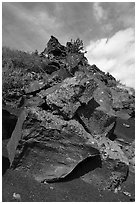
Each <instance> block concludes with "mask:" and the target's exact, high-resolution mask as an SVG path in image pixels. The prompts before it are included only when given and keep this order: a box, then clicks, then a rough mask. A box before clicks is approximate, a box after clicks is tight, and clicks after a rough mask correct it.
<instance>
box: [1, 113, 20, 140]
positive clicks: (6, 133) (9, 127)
mask: <svg viewBox="0 0 137 204" xmlns="http://www.w3.org/2000/svg"><path fill="white" fill-rule="evenodd" d="M16 122H17V116H15V115H13V114H10V113H9V112H8V111H7V110H4V109H3V110H2V139H8V138H10V137H11V134H12V132H13V130H14V128H15V126H16Z"/></svg>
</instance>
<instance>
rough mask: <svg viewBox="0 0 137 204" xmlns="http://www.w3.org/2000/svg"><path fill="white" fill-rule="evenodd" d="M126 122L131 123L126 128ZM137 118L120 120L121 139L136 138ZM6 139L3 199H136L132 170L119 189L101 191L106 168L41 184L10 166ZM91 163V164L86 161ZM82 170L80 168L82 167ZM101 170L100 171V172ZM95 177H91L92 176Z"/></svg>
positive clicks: (129, 140)
mask: <svg viewBox="0 0 137 204" xmlns="http://www.w3.org/2000/svg"><path fill="white" fill-rule="evenodd" d="M123 123H126V124H129V125H130V127H128V128H127V127H125V126H124V125H123ZM134 127H135V121H134V119H129V120H128V121H123V120H118V121H117V126H116V130H115V134H116V135H117V137H118V138H121V139H124V140H125V141H127V142H132V141H133V140H134V137H135V128H134ZM7 142H8V140H6V139H5V140H3V180H2V201H3V202H16V201H18V202H120V201H121V202H131V201H135V175H134V172H129V176H128V179H127V180H126V182H124V183H123V184H122V188H121V190H120V191H118V192H115V193H114V192H111V191H108V190H102V188H100V182H101V178H105V169H104V170H103V169H95V170H93V171H92V172H88V173H86V174H85V175H84V174H83V176H81V177H79V178H77V177H75V176H74V177H73V179H72V180H69V181H66V182H60V183H52V184H41V183H38V182H37V181H35V180H34V179H33V178H31V177H29V176H28V175H26V174H25V173H23V172H21V171H17V170H14V171H13V170H10V169H8V166H9V161H8V158H7V156H8V155H7V151H6V144H7ZM87 165H88V164H87ZM79 171H81V170H79ZM100 172H101V173H100ZM89 178H92V179H89Z"/></svg>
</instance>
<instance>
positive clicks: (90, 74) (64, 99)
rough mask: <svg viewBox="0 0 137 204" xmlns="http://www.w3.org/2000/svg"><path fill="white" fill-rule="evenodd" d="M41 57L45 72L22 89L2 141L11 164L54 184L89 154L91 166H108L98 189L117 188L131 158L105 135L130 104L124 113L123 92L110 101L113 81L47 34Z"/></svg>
mask: <svg viewBox="0 0 137 204" xmlns="http://www.w3.org/2000/svg"><path fill="white" fill-rule="evenodd" d="M70 45H72V43H71V44H70ZM69 48H70V46H69ZM41 57H42V58H43V60H46V61H48V65H47V67H46V70H47V74H50V76H49V77H47V75H46V77H45V80H44V79H43V80H41V79H40V80H35V81H32V82H31V83H30V86H27V87H25V92H24V94H23V95H22V98H21V99H22V101H21V99H20V104H19V107H22V112H21V114H20V116H19V117H18V121H17V123H16V127H15V129H14V131H13V133H12V136H11V139H10V140H9V142H8V144H7V150H8V155H9V160H10V165H11V168H13V169H16V170H22V171H24V172H26V173H27V174H28V175H30V176H32V177H34V178H35V180H37V181H39V182H42V183H44V182H48V183H49V182H58V181H63V180H65V179H67V178H68V177H69V176H70V175H71V174H73V171H74V170H75V168H77V166H78V165H79V164H80V163H82V162H83V161H85V160H86V159H88V158H94V159H93V161H94V162H95V163H96V165H95V168H101V166H102V165H104V164H105V165H108V172H109V174H108V178H107V181H106V182H105V184H104V185H105V186H104V189H107V190H108V189H109V190H115V189H117V188H118V187H119V186H120V185H121V184H122V183H123V182H124V181H125V180H126V179H127V177H128V173H129V165H130V164H131V163H133V161H134V159H133V158H134V154H133V152H132V153H131V154H130V155H128V154H127V153H126V149H123V148H122V146H121V145H120V143H119V142H117V141H115V140H113V139H112V137H111V136H112V135H113V133H114V130H115V126H116V118H117V117H121V118H129V117H130V114H131V113H132V111H133V110H132V108H133V107H132V108H130V111H129V112H128V111H126V110H127V107H128V103H126V106H125V101H128V98H129V95H128V93H127V95H126V93H125V95H124V102H123V103H122V100H121V99H120V96H119V98H118V99H116V97H117V93H118V94H119V92H120V90H119V91H118V89H117V88H116V85H115V86H113V87H111V86H110V82H112V81H113V84H114V83H115V79H114V78H113V77H112V76H111V75H106V74H105V73H104V72H102V71H100V70H99V69H98V68H97V67H96V66H95V65H93V66H90V65H89V64H88V62H87V60H86V58H85V57H84V54H83V52H81V51H79V50H77V51H75V52H74V50H73V49H68V46H66V47H65V46H62V45H61V44H60V43H59V42H58V40H57V39H56V38H54V37H53V36H52V37H51V39H50V41H49V42H48V44H47V48H46V49H45V50H44V52H42V54H41ZM43 78H44V77H43ZM132 146H133V145H131V146H130V147H131V148H130V149H133V148H132ZM93 165H94V164H93ZM132 165H134V164H132ZM108 184H109V185H108Z"/></svg>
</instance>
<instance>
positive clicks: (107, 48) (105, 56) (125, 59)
mask: <svg viewBox="0 0 137 204" xmlns="http://www.w3.org/2000/svg"><path fill="white" fill-rule="evenodd" d="M86 50H87V51H88V53H87V56H86V57H87V58H88V60H89V63H90V64H96V66H97V67H99V68H100V69H101V70H103V71H105V72H109V73H111V74H112V75H113V76H114V77H115V78H116V79H119V80H120V81H121V82H122V83H124V84H126V85H127V86H131V87H135V62H134V61H135V37H134V29H133V28H128V29H126V30H121V31H118V32H117V33H116V34H115V35H113V36H112V37H111V38H109V39H107V38H102V39H100V40H97V41H90V44H89V46H87V47H86Z"/></svg>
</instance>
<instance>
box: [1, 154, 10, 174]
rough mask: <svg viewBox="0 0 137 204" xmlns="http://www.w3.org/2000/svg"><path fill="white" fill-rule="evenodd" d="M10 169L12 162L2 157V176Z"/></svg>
mask: <svg viewBox="0 0 137 204" xmlns="http://www.w3.org/2000/svg"><path fill="white" fill-rule="evenodd" d="M9 167H10V161H9V159H8V158H7V157H3V156H2V175H4V174H5V173H6V171H7V169H9Z"/></svg>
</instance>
